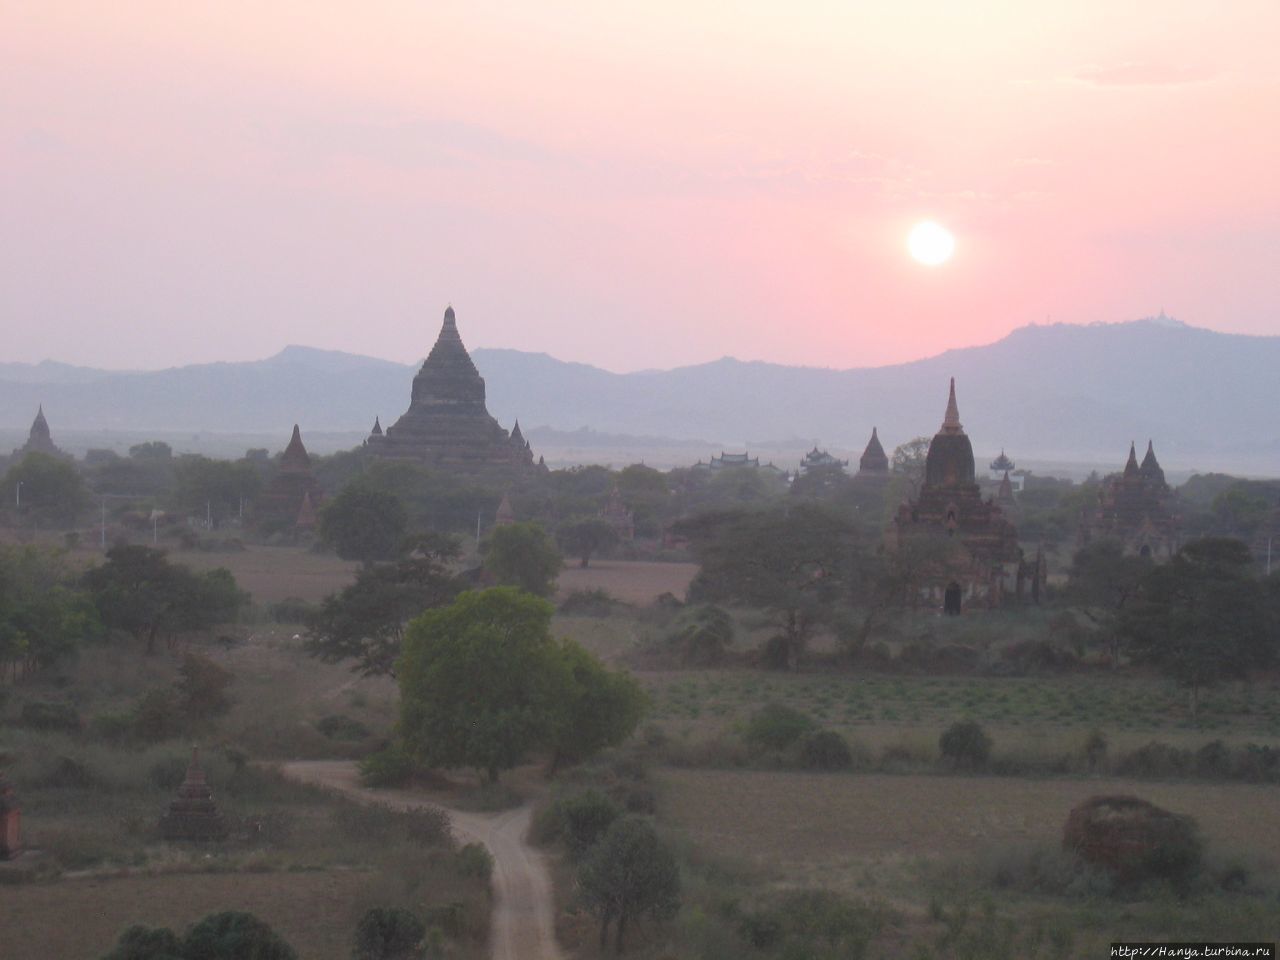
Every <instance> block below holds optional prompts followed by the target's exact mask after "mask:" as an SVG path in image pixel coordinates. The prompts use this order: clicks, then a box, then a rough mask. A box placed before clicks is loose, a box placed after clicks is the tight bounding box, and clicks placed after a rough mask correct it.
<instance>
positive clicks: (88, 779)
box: [36, 757, 101, 790]
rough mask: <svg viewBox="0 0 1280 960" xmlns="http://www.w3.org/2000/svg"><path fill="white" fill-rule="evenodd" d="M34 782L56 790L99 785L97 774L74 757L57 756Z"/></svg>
mask: <svg viewBox="0 0 1280 960" xmlns="http://www.w3.org/2000/svg"><path fill="white" fill-rule="evenodd" d="M36 783H37V785H38V786H41V787H52V788H54V789H57V790H88V789H89V788H90V787H96V786H100V785H101V781H100V778H99V777H98V775H97V774H96V773H94V772H93V771H92V770H90V769H89V767H88V766H87V765H85V764H84V763H81V762H80V761H79V760H76V759H75V758H74V757H58V759H57V760H56V761H54V763H53V766H52V767H51V768H50V769H49V771H48V772H47V773H45V775H44V776H42V777H40V778H39V779H38V780H37V781H36Z"/></svg>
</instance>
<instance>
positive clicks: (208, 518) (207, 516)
mask: <svg viewBox="0 0 1280 960" xmlns="http://www.w3.org/2000/svg"><path fill="white" fill-rule="evenodd" d="M204 528H205V529H206V530H212V529H213V501H212V500H206V501H205V502H204Z"/></svg>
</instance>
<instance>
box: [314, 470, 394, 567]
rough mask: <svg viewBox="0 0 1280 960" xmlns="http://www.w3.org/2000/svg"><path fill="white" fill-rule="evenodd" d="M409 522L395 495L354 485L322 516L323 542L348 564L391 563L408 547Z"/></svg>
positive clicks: (323, 512) (332, 502)
mask: <svg viewBox="0 0 1280 960" xmlns="http://www.w3.org/2000/svg"><path fill="white" fill-rule="evenodd" d="M408 522H409V517H408V513H407V512H406V511H405V507H404V503H403V502H402V501H401V500H400V498H399V497H397V496H396V495H395V494H391V493H386V492H384V491H381V490H374V489H371V488H369V487H366V486H364V485H363V484H351V485H349V486H347V487H345V488H344V489H343V491H342V492H341V493H339V494H338V495H337V496H336V497H334V498H333V499H332V500H331V501H329V503H328V504H326V505H325V508H324V509H323V510H322V511H321V512H320V539H321V541H322V542H323V543H325V544H326V545H327V546H330V547H333V549H334V550H335V551H336V552H337V554H338V556H340V557H342V559H344V560H359V561H361V562H362V563H372V562H373V561H375V560H390V559H392V558H394V557H396V556H398V555H399V554H400V551H401V549H402V548H403V546H404V542H405V527H406V526H407V525H408Z"/></svg>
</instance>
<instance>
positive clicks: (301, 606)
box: [267, 597, 316, 623]
mask: <svg viewBox="0 0 1280 960" xmlns="http://www.w3.org/2000/svg"><path fill="white" fill-rule="evenodd" d="M315 612H316V605H315V604H313V603H308V602H307V601H305V600H299V599H298V598H297V597H286V598H285V599H283V600H277V601H276V602H275V603H273V604H271V605H270V606H269V607H267V616H269V617H270V618H271V619H272V620H273V621H275V622H276V623H309V622H310V621H311V617H312V615H313V614H314V613H315Z"/></svg>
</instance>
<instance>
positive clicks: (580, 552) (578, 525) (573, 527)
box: [556, 517, 618, 567]
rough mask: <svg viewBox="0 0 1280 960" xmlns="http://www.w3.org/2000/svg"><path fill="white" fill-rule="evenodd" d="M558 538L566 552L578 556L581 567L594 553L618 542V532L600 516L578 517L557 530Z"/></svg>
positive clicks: (584, 565) (585, 564)
mask: <svg viewBox="0 0 1280 960" xmlns="http://www.w3.org/2000/svg"><path fill="white" fill-rule="evenodd" d="M556 540H557V541H558V542H559V544H560V548H561V549H562V550H564V552H565V553H567V554H569V556H571V557H577V558H578V565H579V566H580V567H586V566H587V564H588V563H589V562H590V560H591V555H592V554H593V553H598V552H600V551H601V550H607V549H609V548H610V547H612V546H613V545H614V544H616V543H617V542H618V534H617V531H615V530H614V529H613V527H611V526H609V524H608V523H606V522H605V521H604V520H601V519H600V518H599V517H577V518H576V519H574V520H570V521H569V522H568V523H566V524H564V525H563V526H561V527H560V529H559V530H557V531H556Z"/></svg>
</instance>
